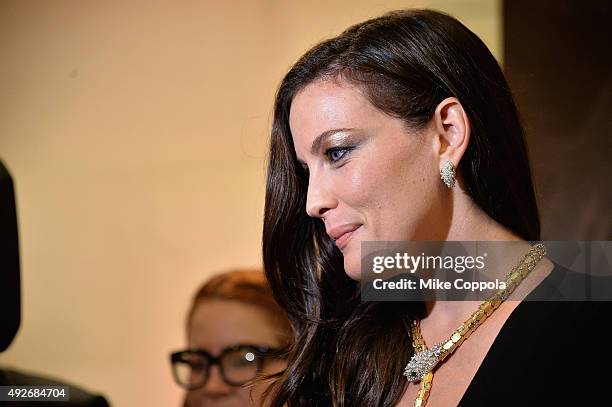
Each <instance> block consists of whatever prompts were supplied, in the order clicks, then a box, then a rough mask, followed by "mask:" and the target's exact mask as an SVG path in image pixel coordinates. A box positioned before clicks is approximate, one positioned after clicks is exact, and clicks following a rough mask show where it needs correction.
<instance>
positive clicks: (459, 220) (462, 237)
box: [421, 191, 552, 343]
mask: <svg viewBox="0 0 612 407" xmlns="http://www.w3.org/2000/svg"><path fill="white" fill-rule="evenodd" d="M452 213H453V214H454V216H453V219H452V221H451V224H450V227H449V230H448V234H447V236H446V240H447V241H509V242H513V243H512V244H510V245H504V246H503V247H501V246H502V245H493V246H492V250H488V251H489V253H488V260H487V270H491V271H490V272H487V279H495V278H497V279H500V280H501V281H504V280H505V277H506V275H507V274H508V272H509V271H510V270H511V269H512V267H514V265H516V264H517V263H518V262H519V261H520V260H521V259H522V257H523V256H524V255H525V253H526V252H527V251H528V250H529V248H530V245H529V244H528V243H527V242H525V241H524V240H522V239H521V238H520V237H518V236H517V235H515V234H514V233H512V232H511V231H509V230H508V229H507V228H505V227H504V226H503V225H501V224H499V223H498V222H496V221H495V220H493V219H491V218H490V217H489V216H488V215H487V214H486V213H485V212H484V211H483V210H482V209H480V207H478V205H476V204H475V203H474V202H473V201H472V199H471V198H470V197H469V196H468V195H467V194H465V193H463V192H461V191H456V192H455V194H454V196H453V212H452ZM491 260H493V262H491ZM542 263H545V262H542ZM546 263H548V265H550V262H546ZM542 265H543V264H539V265H538V267H536V269H534V270H533V271H532V273H530V275H528V276H527V278H525V280H524V281H523V282H522V283H521V284H519V286H518V287H517V289H516V290H515V292H514V293H513V295H512V296H511V297H510V300H514V299H518V300H520V299H522V298H524V297H525V296H526V295H527V294H528V293H529V292H531V290H532V289H533V288H535V286H537V285H538V284H539V283H540V282H541V281H542V280H543V278H545V277H546V275H548V273H549V272H550V270H551V269H552V267H548V266H547V267H540V266H542ZM538 270H539V271H538ZM542 270H543V271H542ZM481 303H482V300H480V301H428V302H426V310H427V316H426V317H425V318H424V319H423V321H422V322H421V329H422V331H423V336H424V337H425V339H426V342H427V343H435V342H440V341H443V340H446V339H447V337H448V335H450V333H451V332H453V331H454V330H455V329H456V328H457V327H458V326H459V325H461V323H463V322H464V321H465V320H466V319H467V318H468V317H469V316H470V315H471V314H472V312H474V311H475V310H476V309H477V307H478V306H479V305H480V304H481ZM428 337H429V339H428ZM430 339H431V341H430Z"/></svg>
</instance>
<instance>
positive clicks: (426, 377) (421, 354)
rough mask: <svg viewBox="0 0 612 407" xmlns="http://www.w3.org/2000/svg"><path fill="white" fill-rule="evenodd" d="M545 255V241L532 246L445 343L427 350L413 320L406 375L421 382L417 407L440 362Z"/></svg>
mask: <svg viewBox="0 0 612 407" xmlns="http://www.w3.org/2000/svg"><path fill="white" fill-rule="evenodd" d="M545 255H546V247H545V246H544V245H543V244H542V243H538V244H536V245H534V246H532V247H531V248H530V249H529V251H528V252H527V254H525V256H524V257H523V259H522V260H521V261H520V262H519V263H518V264H517V265H516V266H514V267H513V268H512V270H511V271H510V273H508V275H507V276H506V287H505V288H504V289H501V290H498V291H497V292H496V293H495V294H493V295H491V296H490V297H489V298H487V299H486V300H485V301H484V302H483V303H482V304H480V306H479V307H478V309H477V310H476V311H474V312H473V313H472V315H470V317H469V318H468V319H467V320H466V321H465V322H464V323H463V324H461V325H460V326H459V328H457V329H456V330H455V332H453V334H452V335H451V336H450V338H449V339H448V340H446V342H444V343H439V344H436V345H435V346H433V347H432V348H431V349H427V346H426V345H425V341H424V340H423V336H422V335H421V329H420V324H419V321H418V320H417V319H415V320H414V321H413V323H412V326H411V333H412V346H413V348H414V355H413V356H412V358H411V359H410V362H408V364H407V365H406V368H405V370H404V376H406V378H407V379H408V380H409V381H412V382H415V381H420V382H421V385H420V389H419V393H418V395H417V398H416V400H415V401H414V407H423V406H424V405H425V403H426V402H427V398H428V397H429V392H430V391H431V383H432V381H433V370H434V368H435V367H436V366H437V365H438V363H440V362H442V361H443V360H444V359H446V358H447V357H448V356H450V355H451V354H452V353H453V352H454V351H455V349H457V348H458V347H459V346H460V345H461V344H462V343H463V341H464V340H466V339H467V338H468V336H470V335H471V334H472V332H474V331H475V330H476V328H478V327H479V326H480V325H481V324H482V323H483V322H484V321H485V320H486V319H487V318H488V317H489V316H490V315H491V314H492V313H493V311H495V310H496V309H497V308H498V307H499V306H500V304H501V303H502V302H503V301H504V300H505V299H507V298H508V296H510V294H512V292H513V291H514V289H515V288H516V287H517V286H518V285H519V284H520V282H521V281H523V279H524V278H525V277H527V275H528V274H529V273H530V272H531V271H532V270H533V269H534V267H535V266H536V265H537V264H538V262H539V261H540V260H541V259H542V258H543V257H544V256H545Z"/></svg>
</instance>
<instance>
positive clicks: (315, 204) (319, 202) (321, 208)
mask: <svg viewBox="0 0 612 407" xmlns="http://www.w3.org/2000/svg"><path fill="white" fill-rule="evenodd" d="M328 184H329V181H328V180H327V179H325V178H324V177H322V176H320V175H318V174H317V172H315V171H311V172H310V177H309V179H308V193H307V195H306V213H307V214H308V216H310V217H311V218H323V217H324V215H325V213H327V211H329V210H330V209H333V208H335V207H336V206H337V202H336V199H335V198H334V196H333V194H332V193H331V188H330V186H329V185H328Z"/></svg>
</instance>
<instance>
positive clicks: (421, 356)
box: [404, 344, 442, 382]
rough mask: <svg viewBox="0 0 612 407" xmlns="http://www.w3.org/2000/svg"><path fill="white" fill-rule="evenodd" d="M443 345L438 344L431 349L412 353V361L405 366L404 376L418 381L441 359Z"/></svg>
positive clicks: (412, 380)
mask: <svg viewBox="0 0 612 407" xmlns="http://www.w3.org/2000/svg"><path fill="white" fill-rule="evenodd" d="M441 350H442V345H441V344H437V345H435V346H433V347H432V348H431V349H426V350H424V351H422V352H417V353H415V354H414V355H412V358H411V359H410V362H408V364H407V365H406V367H405V368H404V376H406V378H407V379H408V380H409V381H411V382H418V381H420V380H421V379H423V377H424V376H425V375H426V374H427V373H429V372H431V371H432V370H433V369H434V367H436V365H437V364H438V361H439V360H440V353H441Z"/></svg>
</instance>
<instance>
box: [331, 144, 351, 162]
mask: <svg viewBox="0 0 612 407" xmlns="http://www.w3.org/2000/svg"><path fill="white" fill-rule="evenodd" d="M350 150H352V148H350V147H334V148H330V149H328V150H327V151H326V152H325V155H326V156H327V157H329V160H330V161H331V162H332V163H335V162H338V161H340V160H341V159H342V158H344V156H345V155H346V154H348V152H349V151H350Z"/></svg>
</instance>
